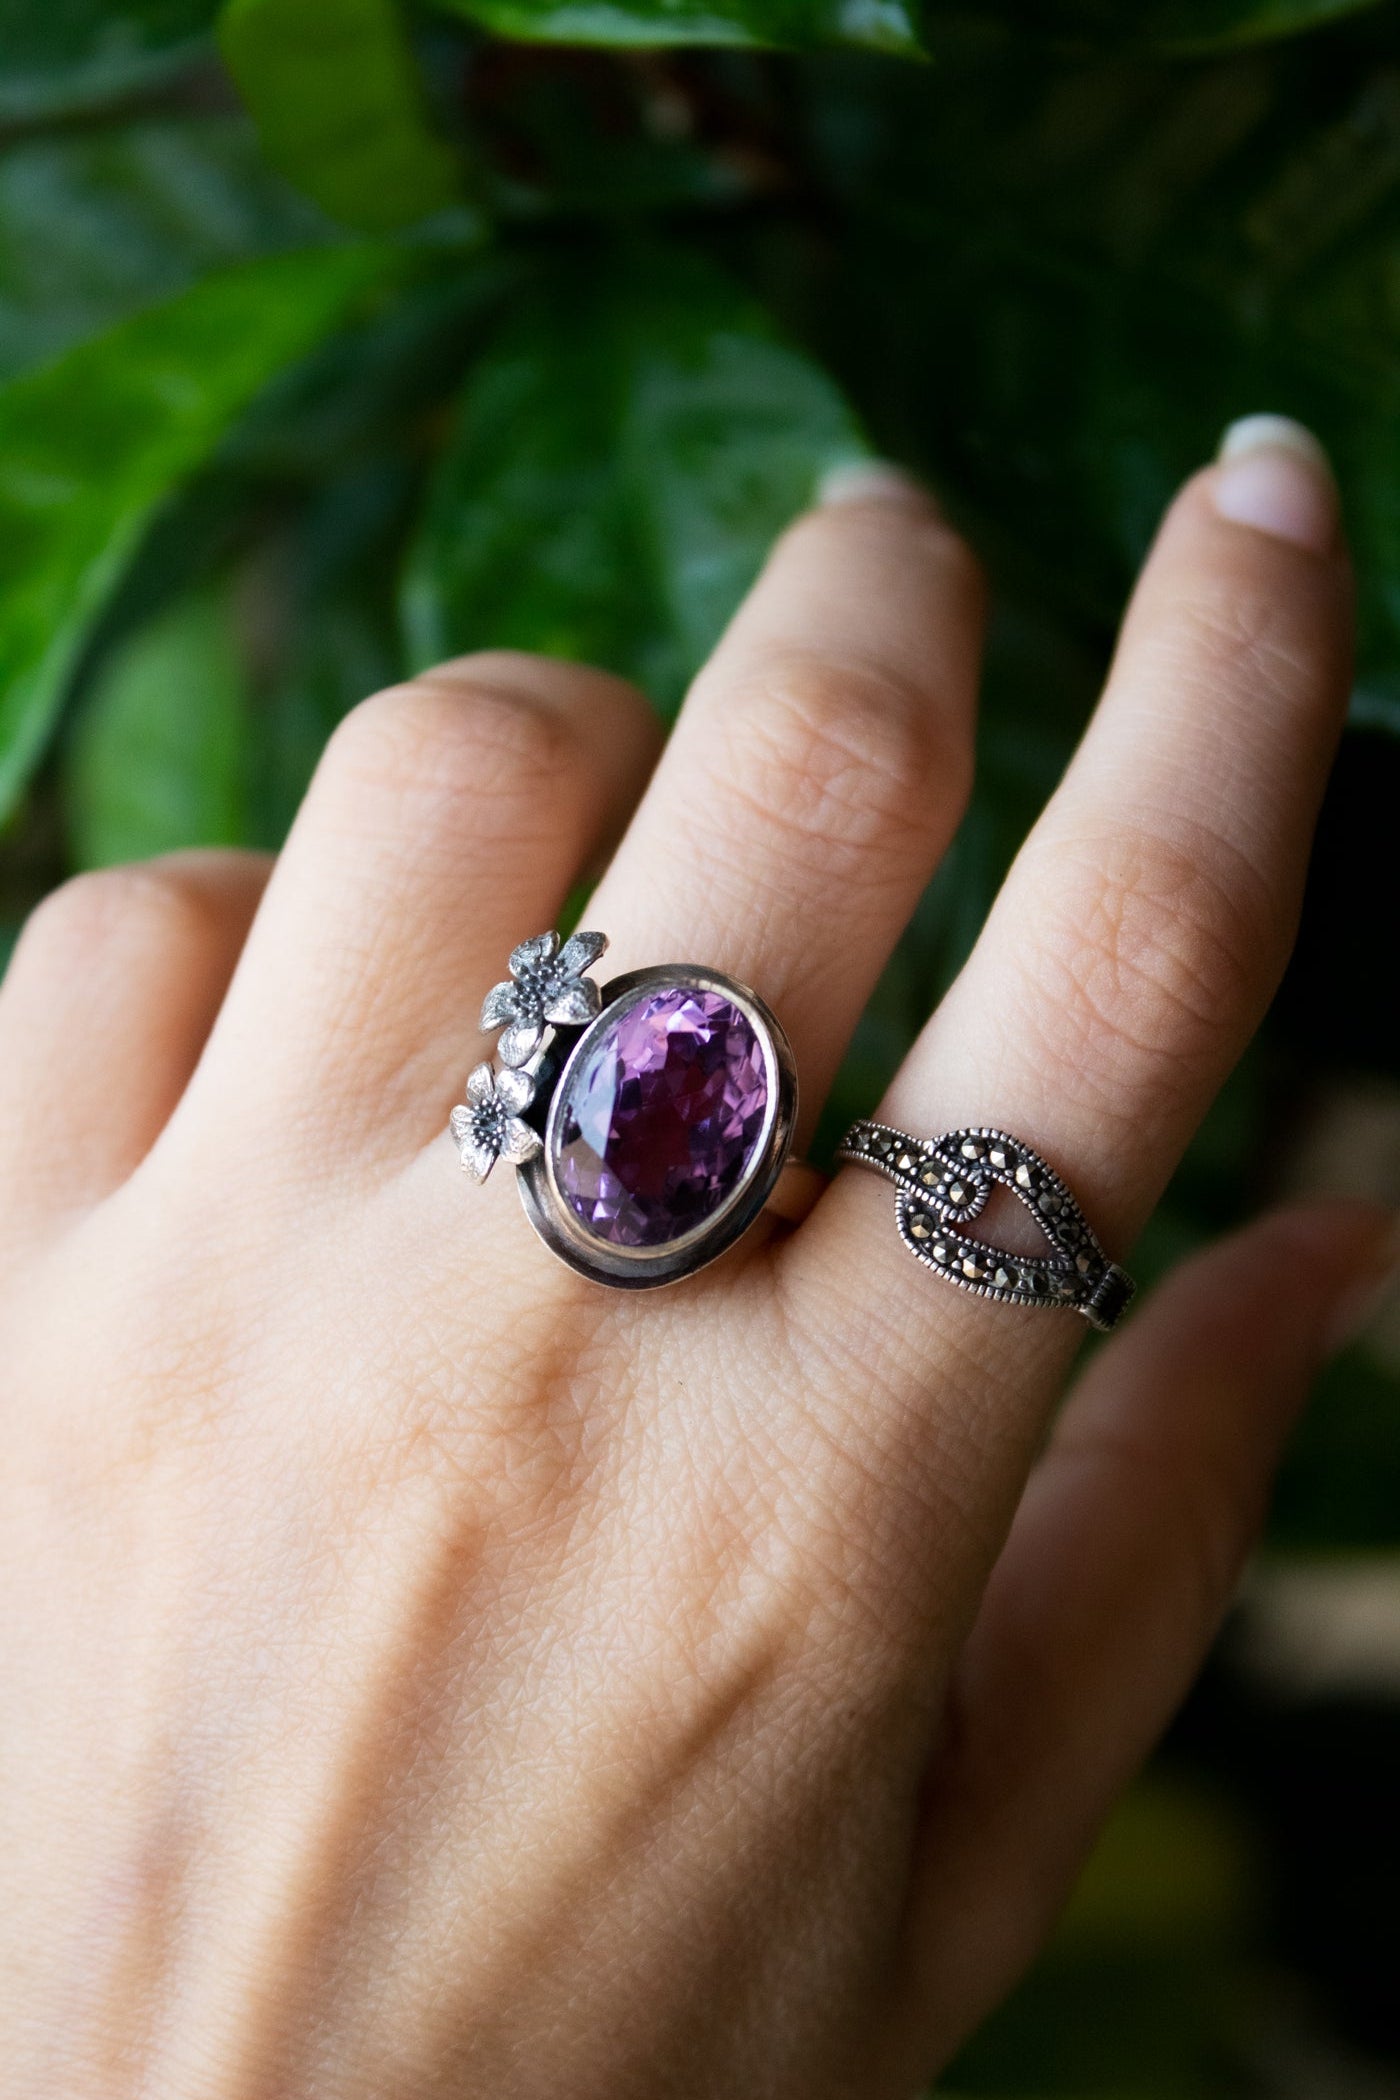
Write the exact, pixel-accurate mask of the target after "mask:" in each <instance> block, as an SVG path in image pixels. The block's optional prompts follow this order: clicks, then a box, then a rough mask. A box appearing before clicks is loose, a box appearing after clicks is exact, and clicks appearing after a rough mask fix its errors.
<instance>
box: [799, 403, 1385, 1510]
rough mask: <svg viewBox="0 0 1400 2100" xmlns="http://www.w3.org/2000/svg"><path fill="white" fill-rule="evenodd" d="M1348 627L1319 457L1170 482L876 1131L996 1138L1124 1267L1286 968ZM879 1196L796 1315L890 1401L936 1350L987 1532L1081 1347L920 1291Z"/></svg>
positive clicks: (1277, 453) (817, 1223)
mask: <svg viewBox="0 0 1400 2100" xmlns="http://www.w3.org/2000/svg"><path fill="white" fill-rule="evenodd" d="M1271 491H1272V496H1273V508H1272V511H1271V512H1269V513H1268V515H1269V516H1271V517H1272V519H1273V524H1274V527H1275V529H1274V530H1267V529H1265V513H1264V511H1263V509H1262V508H1261V505H1262V503H1263V500H1264V499H1265V498H1267V497H1269V496H1270V492H1271ZM1248 498H1252V499H1256V500H1255V501H1254V509H1253V513H1252V515H1251V516H1250V518H1249V519H1248V521H1245V520H1244V519H1242V518H1241V517H1240V516H1238V515H1235V513H1236V512H1238V511H1240V510H1241V509H1244V508H1247V507H1248V506H1247V503H1246V501H1245V499H1248ZM1285 498H1286V501H1285V500H1284V499H1285ZM1304 526H1306V538H1305V539H1300V538H1298V537H1297V536H1296V534H1297V533H1298V532H1300V531H1302V529H1303V528H1304ZM1290 532H1291V533H1293V534H1294V535H1295V536H1293V537H1289V536H1286V533H1290ZM1350 605H1351V594H1350V587H1349V575H1348V569H1347V565H1346V561H1345V557H1344V555H1343V553H1342V552H1341V550H1340V547H1339V543H1338V535H1337V522H1336V496H1335V491H1334V489H1333V485H1332V483H1331V479H1330V476H1329V475H1328V474H1327V471H1326V468H1325V466H1324V465H1322V464H1320V463H1319V461H1318V459H1316V458H1314V457H1313V456H1311V455H1308V454H1305V453H1304V452H1303V451H1302V450H1300V449H1298V448H1297V447H1294V448H1292V449H1285V448H1284V447H1282V446H1280V445H1278V444H1277V443H1274V444H1271V445H1270V446H1269V448H1268V449H1267V450H1266V451H1265V452H1264V453H1262V454H1261V453H1257V452H1256V453H1253V454H1249V455H1244V456H1240V457H1237V458H1235V459H1232V460H1229V461H1226V462H1224V463H1223V464H1221V465H1218V466H1216V467H1215V468H1213V469H1211V470H1209V471H1207V472H1205V473H1203V474H1201V475H1199V476H1197V478H1196V479H1195V480H1194V481H1192V482H1191V483H1190V484H1189V485H1188V486H1187V488H1186V489H1185V490H1184V491H1183V493H1182V495H1181V496H1180V497H1179V498H1178V500H1177V502H1176V503H1175V505H1174V506H1173V508H1172V510H1171V512H1170V513H1169V515H1168V517H1167V519H1166V521H1165V523H1164V526H1163V528H1162V531H1161V534H1160V536H1159V538H1158V541H1157V544H1156V547H1155V548H1154V550H1153V552H1152V554H1151V556H1150V558H1149V561H1148V563H1147V566H1146V569H1145V571H1144V574H1143V577H1142V580H1141V582H1140V584H1139V587H1138V590H1137V592H1136V594H1135V596H1134V599H1133V604H1132V607H1131V610H1130V612H1129V615H1128V618H1127V621H1126V624H1125V627H1124V631H1123V636H1122V639H1121V642H1120V646H1119V649H1118V653H1117V657H1116V660H1115V663H1114V666H1113V670H1112V674H1111V676H1110V679H1109V683H1108V687H1107V691H1106V693H1105V696H1104V699H1103V701H1102V703H1101V704H1100V707H1099V709H1098V710H1097V713H1096V715H1095V718H1094V720H1093V722H1092V723H1091V725H1090V727H1089V730H1088V732H1087V734H1086V736H1085V738H1084V740H1083V743H1082V745H1081V747H1080V750H1079V752H1078V754H1077V755H1076V757H1075V760H1074V762H1073V764H1072V765H1071V767H1070V769H1069V771H1068V773H1067V775H1066V778H1065V780H1064V782H1063V783H1062V785H1061V787H1060V788H1059V790H1058V791H1057V793H1056V794H1055V796H1054V797H1053V798H1052V800H1051V802H1050V805H1049V807H1048V808H1047V810H1046V812H1045V814H1044V815H1043V817H1042V818H1041V820H1040V822H1039V823H1038V824H1037V826H1036V827H1035V829H1034V831H1033V832H1032V834H1031V837H1030V838H1029V840H1028V841H1027V843H1026V845H1025V847H1024V848H1023V849H1022V852H1021V854H1020V856H1019V857H1018V859H1017V862H1016V864H1015V866H1014V867H1013V869H1012V871H1011V874H1010V876H1009V877H1008V880H1007V882H1006V884H1005V886H1004V888H1003V891H1002V893H1001V896H1000V897H999V898H998V900H997V903H996V905H995V907H994V909H993V912H992V914H991V916H990V918H989V921H988V924H987V926H986V928H985V930H984V932H983V935H982V937H981V939H980V940H979V942H978V944H977V947H976V949H975V951H974V953H973V956H972V957H971V959H970V961H969V962H968V964H967V966H966V968H965V969H964V971H963V973H962V975H961V977H960V978H959V980H958V982H957V983H956V985H955V986H954V988H953V990H952V991H951V993H950V994H949V996H948V998H947V999H946V1000H945V1001H944V1003H943V1005H942V1007H941V1008H940V1009H939V1011H938V1012H937V1014H936V1015H935V1016H934V1017H933V1019H932V1021H931V1022H930V1023H929V1024H928V1026H927V1027H926V1028H925V1030H924V1033H923V1035H922V1036H921V1038H920V1040H919V1042H918V1043H917V1044H916V1046H915V1048H914V1050H913V1052H912V1053H911V1055H910V1057H909V1059H908V1060H907V1062H906V1064H905V1066H904V1068H903V1070H902V1071H901V1072H900V1074H899V1075H898V1077H897V1078H896V1080H895V1083H894V1085H893V1088H892V1089H891V1092H890V1095H889V1097H888V1100H887V1103H886V1104H885V1105H884V1106H883V1107H882V1109H881V1110H880V1114H881V1116H882V1118H883V1119H884V1120H886V1121H888V1122H892V1123H894V1124H897V1125H899V1126H901V1127H903V1128H905V1129H909V1130H912V1131H915V1132H930V1133H936V1132H939V1131H946V1130H948V1129H952V1128H957V1127H958V1126H960V1125H965V1124H972V1125H978V1124H985V1125H989V1126H992V1127H995V1128H1000V1129H1004V1130H1008V1131H1010V1132H1012V1133H1013V1134H1014V1135H1016V1136H1019V1137H1021V1138H1023V1139H1024V1140H1025V1141H1026V1142H1027V1143H1029V1144H1030V1145H1032V1146H1033V1147H1035V1148H1036V1149H1037V1150H1038V1151H1040V1152H1042V1153H1043V1154H1045V1155H1046V1156H1047V1157H1048V1158H1049V1160H1050V1162H1051V1164H1052V1165H1053V1166H1055V1167H1057V1168H1058V1169H1059V1170H1060V1171H1061V1173H1062V1174H1063V1175H1064V1177H1065V1178H1066V1180H1067V1181H1068V1182H1069V1184H1070V1186H1071V1188H1072V1189H1073V1190H1074V1191H1075V1193H1076V1195H1077V1196H1078V1197H1079V1199H1080V1201H1081V1203H1082V1204H1083V1207H1084V1210H1085V1212H1086V1215H1087V1216H1088V1218H1089V1221H1090V1223H1091V1224H1092V1225H1093V1226H1094V1227H1095V1229H1096V1230H1097V1231H1098V1233H1099V1235H1100V1237H1101V1238H1102V1239H1103V1240H1104V1242H1105V1244H1106V1245H1107V1247H1108V1249H1109V1251H1110V1253H1114V1254H1121V1253H1122V1252H1124V1251H1125V1250H1126V1248H1127V1246H1128V1244H1129V1242H1130V1241H1131V1238H1132V1236H1133V1234H1134V1232H1135V1231H1136V1230H1137V1228H1138V1227H1139V1225H1140V1224H1141V1222H1142V1220H1143V1218H1144V1217H1145V1216H1146V1214H1147V1212H1148V1211H1149V1210H1150V1208H1151V1206H1152V1204H1153V1202H1154V1201H1155V1200H1156V1197H1157V1196H1158V1194H1159V1193H1160V1191H1161V1188H1162V1186H1163V1184H1164V1182H1165V1181H1166V1178H1167V1176H1168V1175H1169V1173H1170V1172H1171V1170H1172V1168H1173V1166H1174V1165H1175V1163H1176V1160H1177V1158H1178V1157H1179V1155H1180V1153H1181V1151H1182V1149H1183V1147H1184V1145H1185V1143H1186V1141H1187V1139H1188V1137H1189V1136H1190V1134H1191V1132H1192V1130H1193V1129H1194V1128H1195V1126H1196V1124H1197V1123H1198V1122H1199V1120H1200V1118H1201V1116H1202V1114H1203V1113H1204V1111H1205V1109H1206V1107H1207V1105H1208V1103H1209V1102H1210V1100H1211V1099H1212V1097H1213V1095H1214V1094H1215V1092H1216V1090H1217V1088H1218V1087H1219V1086H1220V1084H1221V1081H1222V1080H1223V1079H1224V1077H1225V1075H1226V1073H1227V1072H1228V1070H1229V1069H1230V1067H1231V1065H1232V1064H1233V1063H1234V1061H1235V1059H1236V1058H1237V1057H1238V1055H1239V1053H1240V1050H1241V1049H1242V1047H1243V1046H1244V1044H1245V1042H1246V1041H1247V1040H1248V1038H1249V1036H1250V1034H1251V1033H1252V1032H1253V1030H1254V1028H1255V1026H1256V1024H1257V1023H1258V1020H1259V1018H1260V1016H1261V1014H1262V1012H1263V1009H1264V1007H1265V1005H1266V1003H1267V1001H1268V999H1269V997H1270V995H1271V993H1272V990H1273V987H1274V984H1275V982H1276V980H1277V978H1278V975H1279V972H1280V970H1281V968H1282V966H1283V962H1284V960H1285V958H1286V956H1287V953H1288V949H1289V945H1290V942H1291V939H1292V933H1293V927H1294V921H1295V917H1296V912H1297V907H1298V899H1299V895H1300V892H1301V888H1302V882H1303V876H1304V872H1305V867H1306V861H1307V853H1308V846H1309V842H1310V838H1311V833H1312V829H1313V824H1314V821H1315V817H1316V812H1317V806H1318V802H1319V800H1320V797H1321V793H1322V788H1323V785H1324V782H1325V778H1326V773H1327V768H1328V764H1329V762H1330V759H1331V756H1332V752H1333V749H1334V747H1335V743H1336V738H1337V735H1338V731H1339V729H1340V726H1341V721H1342V716H1343V712H1344V707H1345V699H1346V693H1347V689H1348V680H1349V664H1350V640H1351V612H1350ZM888 1197H889V1191H888V1188H887V1187H885V1186H883V1185H882V1184H881V1183H880V1182H879V1181H878V1180H876V1179H875V1177H873V1176H872V1175H870V1174H868V1173H865V1172H862V1171H860V1170H859V1169H847V1170H846V1172H845V1173H844V1174H843V1175H842V1176H841V1178H840V1180H839V1181H838V1183H837V1184H836V1186H835V1187H834V1188H833V1189H832V1190H831V1192H830V1193H829V1194H828V1196H827V1197H826V1198H825V1199H824V1200H823V1202H822V1203H821V1204H820V1205H819V1206H818V1208H817V1210H816V1212H815V1213H814V1215H813V1217H812V1219H811V1220H810V1222H809V1224H808V1225H807V1226H806V1227H805V1228H804V1230H803V1231H802V1232H801V1233H799V1234H798V1235H796V1236H795V1238H794V1239H793V1240H792V1242H791V1243H790V1245H789V1247H788V1249H787V1250H786V1254H785V1256H784V1260H785V1262H786V1263H787V1265H788V1271H789V1274H790V1276H791V1278H792V1285H791V1287H792V1289H793V1290H794V1291H795V1292H796V1294H797V1299H798V1304H797V1307H796V1312H797V1317H798V1318H799V1320H800V1319H802V1318H807V1319H810V1320H811V1321H812V1322H814V1323H816V1324H817V1326H818V1328H819V1329H825V1330H826V1331H827V1332H828V1333H830V1332H831V1330H832V1328H833V1327H834V1326H835V1325H837V1324H843V1325H844V1327H845V1328H846V1330H847V1334H846V1339H845V1341H844V1342H843V1344H842V1346H843V1347H846V1348H849V1349H851V1350H852V1352H853V1354H854V1355H857V1356H858V1358H859V1361H860V1362H861V1363H862V1365H863V1366H864V1369H865V1373H866V1376H867V1378H869V1379H871V1380H873V1382H874V1385H875V1387H876V1389H879V1390H886V1389H887V1390H890V1391H892V1392H895V1393H897V1394H901V1395H903V1396H905V1404H906V1405H907V1403H908V1401H909V1400H910V1399H912V1398H914V1397H915V1396H918V1395H921V1394H923V1393H924V1392H925V1390H926V1376H927V1374H926V1365H927V1363H928V1361H929V1354H930V1351H931V1350H933V1351H936V1352H938V1353H939V1354H938V1355H936V1356H935V1359H934V1360H939V1357H940V1356H941V1359H942V1361H943V1362H944V1363H945V1365H946V1366H947V1369H948V1373H949V1376H948V1380H947V1388H946V1396H945V1397H944V1399H943V1400H942V1401H941V1403H936V1404H935V1405H933V1406H932V1407H931V1408H926V1409H924V1410H922V1420H923V1422H924V1425H925V1427H924V1430H923V1431H922V1432H921V1434H922V1435H923V1441H924V1445H925V1449H926V1451H931V1452H933V1453H934V1455H935V1458H936V1462H938V1463H940V1464H946V1465H950V1466H959V1465H960V1466H962V1468H963V1477H964V1478H965V1480H966V1482H967V1484H968V1486H969V1488H970V1490H971V1492H972V1493H973V1494H974V1495H975V1496H976V1497H977V1498H978V1500H979V1510H980V1514H981V1515H982V1516H983V1517H986V1516H988V1515H993V1516H994V1513H995V1512H997V1511H1001V1512H1009V1509H1010V1507H1011V1506H1012V1504H1013V1503H1014V1499H1015V1497H1016V1495H1017V1494H1018V1493H1019V1488H1020V1483H1021V1481H1022V1480H1023V1478H1024V1474H1025V1468H1026V1466H1027V1464H1028V1463H1029V1459H1030V1456H1031V1453H1032V1451H1033V1449H1034V1445H1035V1442H1036V1440H1037V1438H1038V1436H1039V1431H1040V1424H1041V1422H1042V1420H1043V1416H1044V1411H1045V1408H1046V1406H1047V1404H1048V1401H1049V1396H1050V1394H1051V1392H1052V1391H1053V1389H1054V1383H1055V1380H1056V1378H1057V1376H1058V1374H1059V1372H1060V1371H1061V1370H1062V1368H1063V1364H1064V1362H1065V1360H1066V1358H1067V1356H1068V1354H1069V1351H1070V1349H1071V1348H1072V1347H1073V1345H1074V1342H1075V1340H1076V1339H1077V1334H1076V1332H1075V1330H1076V1329H1078V1331H1079V1332H1082V1329H1079V1323H1078V1322H1077V1321H1074V1320H1071V1319H1069V1318H1068V1316H1063V1317H1062V1316H1055V1317H1051V1316H1049V1315H1046V1314H1043V1313H1041V1312H1038V1311H1034V1310H1030V1309H1023V1308H1020V1307H1016V1306H1012V1305H1005V1304H995V1303H991V1302H988V1301H987V1300H985V1299H979V1298H974V1297H972V1296H970V1295H967V1294H964V1293H962V1292H958V1291H954V1290H950V1289H947V1288H944V1287H943V1286H941V1285H940V1284H939V1283H937V1282H936V1281H935V1280H934V1279H933V1278H932V1277H930V1275H929V1274H928V1272H927V1271H926V1270H925V1269H923V1268H921V1267H920V1266H919V1265H918V1264H916V1263H914V1262H912V1261H911V1260H909V1259H908V1258H907V1256H906V1255H905V1254H904V1252H903V1249H902V1248H901V1247H900V1246H899V1245H898V1243H897V1241H896V1239H895V1235H894V1232H893V1230H892V1223H891V1218H890V1209H889V1202H888ZM1012 1208H1013V1209H1014V1208H1015V1206H1014V1205H1013V1206H1012ZM872 1260H878V1261H879V1263H880V1268H879V1289H878V1291H872V1290H871V1289H870V1269H871V1262H872ZM959 1366H961V1369H959ZM950 1439H951V1440H952V1441H951V1442H950V1441H949V1440H950ZM995 1536H996V1523H995V1521H993V1522H992V1524H991V1526H990V1529H989V1530H988V1531H987V1532H986V1537H987V1538H988V1539H989V1540H990V1539H992V1538H994V1537H995Z"/></svg>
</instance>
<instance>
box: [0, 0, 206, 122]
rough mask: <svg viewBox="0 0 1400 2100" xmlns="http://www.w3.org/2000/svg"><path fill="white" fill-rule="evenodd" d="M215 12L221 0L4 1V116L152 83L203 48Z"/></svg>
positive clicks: (0, 108)
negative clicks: (201, 46)
mask: <svg viewBox="0 0 1400 2100" xmlns="http://www.w3.org/2000/svg"><path fill="white" fill-rule="evenodd" d="M217 11H218V0H116V4H115V5H114V4H113V0H0V53H3V65H0V121H6V122H32V121H34V120H35V119H37V118H42V117H50V116H57V115H60V114H63V113H65V112H67V111H72V110H78V109H82V108H85V107H88V106H90V105H92V104H94V103H100V102H105V101H110V100H112V99H113V98H114V97H116V96H118V95H126V94H130V93H132V92H133V91H134V90H136V89H139V88H147V87H150V86H152V85H154V84H155V83H156V82H158V81H159V80H160V79H161V78H162V77H163V76H165V75H166V74H168V73H169V72H170V71H171V70H172V69H173V68H175V67H178V66H181V65H184V64H185V63H186V62H187V61H188V60H189V59H190V58H191V57H192V56H193V55H194V54H195V53H196V52H197V51H198V50H199V48H200V45H201V43H202V42H203V39H204V37H205V35H206V33H207V31H208V30H209V29H210V27H211V26H212V24H213V21H214V16H215V14H216V13H217Z"/></svg>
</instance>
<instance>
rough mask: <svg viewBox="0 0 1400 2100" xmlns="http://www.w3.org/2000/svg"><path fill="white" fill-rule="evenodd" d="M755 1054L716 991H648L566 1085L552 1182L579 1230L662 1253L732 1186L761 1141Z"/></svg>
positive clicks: (762, 1078) (761, 1095)
mask: <svg viewBox="0 0 1400 2100" xmlns="http://www.w3.org/2000/svg"><path fill="white" fill-rule="evenodd" d="M767 1103H768V1079H767V1073H766V1070H765V1065H764V1057H763V1046H762V1044H761V1043H760V1042H759V1040H758V1037H757V1035H756V1034H755V1032H754V1029H753V1027H752V1024H751V1023H750V1022H749V1021H748V1020H747V1019H746V1018H745V1016H744V1015H743V1014H742V1013H741V1012H740V1011H739V1009H738V1007H737V1006H733V1005H731V1004H730V1002H729V1000H727V999H725V998H722V997H721V996H720V994H719V993H718V992H705V991H700V990H699V989H697V988H695V987H693V986H689V985H677V986H675V987H674V988H672V989H669V990H666V991H660V992H647V993H644V994H643V995H642V996H641V997H640V998H638V999H637V1000H636V1001H635V1002H634V1004H633V1005H631V1006H629V1007H626V1008H624V1009H623V1011H622V1012H621V1013H620V1014H618V1015H616V1016H615V1017H614V1019H613V1020H612V1021H611V1022H610V1023H609V1024H608V1026H607V1027H605V1028H603V1029H602V1030H600V1032H599V1035H598V1037H597V1040H596V1042H595V1043H594V1044H593V1046H592V1047H591V1048H590V1050H589V1051H588V1053H587V1055H586V1057H585V1058H584V1059H583V1060H582V1061H581V1062H580V1064H579V1065H578V1066H577V1067H576V1068H575V1070H574V1071H572V1072H571V1073H570V1074H569V1078H568V1081H567V1094H566V1096H565V1099H564V1102H563V1103H562V1105H561V1114H560V1118H559V1125H558V1153H557V1157H556V1161H555V1171H556V1176H557V1179H558V1183H559V1187H560V1188H561V1190H562V1191H563V1193H564V1196H565V1198H566V1199H567V1201H568V1203H569V1204H570V1206H571V1207H572V1209H573V1210H574V1211H575V1212H576V1213H577V1214H578V1216H579V1218H580V1219H581V1220H582V1222H583V1223H584V1224H585V1225H586V1226H587V1228H588V1230H589V1231H590V1232H592V1233H594V1234H596V1236H597V1237H598V1238H599V1239H600V1240H608V1241H610V1242H611V1243H612V1245H614V1246H617V1247H661V1246H664V1245H665V1244H666V1243H667V1241H669V1240H676V1239H679V1238H680V1237H681V1235H682V1233H686V1232H689V1231H690V1230H691V1229H692V1227H694V1226H696V1225H700V1224H702V1223H703V1222H704V1220H705V1219H706V1218H708V1217H711V1216H712V1215H713V1214H714V1212H715V1211H717V1210H718V1209H719V1208H720V1206H721V1204H723V1203H724V1201H725V1199H726V1198H727V1197H728V1196H730V1195H731V1194H732V1193H733V1191H734V1190H735V1189H736V1188H737V1187H738V1185H739V1183H740V1182H741V1181H742V1179H743V1177H744V1172H745V1169H746V1168H747V1167H748V1165H749V1162H750V1161H751V1159H752V1158H753V1154H754V1150H755V1148H756V1146H757V1144H758V1142H759V1139H760V1137H761V1135H762V1131H763V1115H764V1109H765V1108H766V1106H767Z"/></svg>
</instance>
